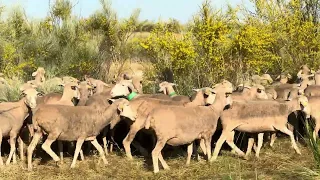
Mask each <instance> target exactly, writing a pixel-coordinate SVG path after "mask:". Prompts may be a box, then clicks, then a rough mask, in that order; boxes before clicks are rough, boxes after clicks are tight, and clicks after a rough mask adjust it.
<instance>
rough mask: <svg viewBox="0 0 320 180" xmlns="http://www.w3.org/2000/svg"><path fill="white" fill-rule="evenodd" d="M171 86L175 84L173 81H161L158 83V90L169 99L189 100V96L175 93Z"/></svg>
mask: <svg viewBox="0 0 320 180" xmlns="http://www.w3.org/2000/svg"><path fill="white" fill-rule="evenodd" d="M173 86H177V85H176V84H174V83H169V82H167V81H163V82H162V83H160V84H159V92H163V93H164V94H166V95H169V97H171V99H172V100H174V101H183V102H190V97H188V96H181V95H177V93H176V92H175V91H174V89H173Z"/></svg>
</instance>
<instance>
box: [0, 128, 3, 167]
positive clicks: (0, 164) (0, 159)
mask: <svg viewBox="0 0 320 180" xmlns="http://www.w3.org/2000/svg"><path fill="white" fill-rule="evenodd" d="M1 144H2V132H1V130H0V166H2V165H3V160H2V156H1Z"/></svg>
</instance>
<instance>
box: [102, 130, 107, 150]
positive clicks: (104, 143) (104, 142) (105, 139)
mask: <svg viewBox="0 0 320 180" xmlns="http://www.w3.org/2000/svg"><path fill="white" fill-rule="evenodd" d="M107 133H108V129H106V128H105V129H104V130H103V131H102V136H103V138H102V143H103V149H104V152H105V153H106V155H108V146H107Z"/></svg>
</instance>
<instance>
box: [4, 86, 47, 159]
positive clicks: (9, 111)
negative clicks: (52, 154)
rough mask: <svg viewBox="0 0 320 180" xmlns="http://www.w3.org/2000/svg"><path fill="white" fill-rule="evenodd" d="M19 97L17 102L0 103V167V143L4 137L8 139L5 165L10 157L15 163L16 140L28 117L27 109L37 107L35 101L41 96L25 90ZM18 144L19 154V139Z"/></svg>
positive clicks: (29, 89)
mask: <svg viewBox="0 0 320 180" xmlns="http://www.w3.org/2000/svg"><path fill="white" fill-rule="evenodd" d="M21 95H22V96H24V97H23V98H22V99H20V100H19V101H17V102H3V103H0V111H1V113H0V124H1V125H0V165H3V161H2V157H1V142H2V139H3V138H4V137H10V154H9V157H8V159H7V162H6V165H8V164H9V163H10V161H11V159H12V157H13V162H14V163H16V157H15V151H16V147H15V144H16V138H17V136H18V134H19V132H20V129H21V127H22V126H23V123H24V120H25V119H26V117H27V116H28V115H29V108H31V109H32V108H35V107H36V106H37V102H36V99H37V97H38V96H39V95H41V94H40V93H39V92H37V91H36V90H35V89H33V88H28V89H25V90H24V91H23V92H22V94H21ZM19 144H20V152H23V150H22V147H21V145H22V140H21V138H19ZM20 155H21V153H20Z"/></svg>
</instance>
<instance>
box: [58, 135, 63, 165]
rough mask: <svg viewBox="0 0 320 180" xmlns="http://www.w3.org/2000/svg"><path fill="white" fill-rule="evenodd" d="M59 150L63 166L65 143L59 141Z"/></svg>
mask: <svg viewBox="0 0 320 180" xmlns="http://www.w3.org/2000/svg"><path fill="white" fill-rule="evenodd" d="M58 149H59V155H60V162H61V164H63V142H62V141H58Z"/></svg>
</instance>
